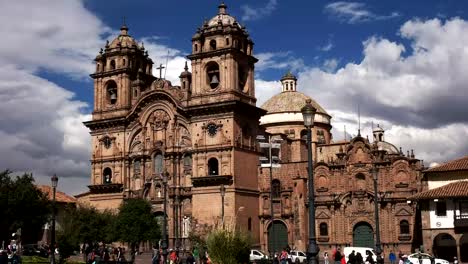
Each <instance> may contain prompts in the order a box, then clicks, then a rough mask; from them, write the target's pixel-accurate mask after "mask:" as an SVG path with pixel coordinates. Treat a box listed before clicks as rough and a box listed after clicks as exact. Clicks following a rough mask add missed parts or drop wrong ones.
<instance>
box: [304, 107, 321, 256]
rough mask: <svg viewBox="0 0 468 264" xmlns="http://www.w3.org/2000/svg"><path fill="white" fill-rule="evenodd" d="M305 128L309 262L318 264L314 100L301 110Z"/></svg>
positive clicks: (315, 110)
mask: <svg viewBox="0 0 468 264" xmlns="http://www.w3.org/2000/svg"><path fill="white" fill-rule="evenodd" d="M301 112H302V117H303V118H304V126H305V127H306V128H307V157H308V174H309V175H308V181H309V186H308V187H309V247H308V249H307V262H308V263H309V264H318V259H317V256H318V253H319V251H320V249H319V247H318V245H317V238H316V237H315V194H314V171H313V165H312V127H313V126H314V117H315V113H316V112H317V109H315V108H314V107H313V106H312V100H311V99H307V100H306V105H305V106H304V107H302V108H301Z"/></svg>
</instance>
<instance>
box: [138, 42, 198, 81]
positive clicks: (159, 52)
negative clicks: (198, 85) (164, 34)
mask: <svg viewBox="0 0 468 264" xmlns="http://www.w3.org/2000/svg"><path fill="white" fill-rule="evenodd" d="M158 40H159V38H158V37H146V38H143V39H142V41H143V42H144V43H145V48H146V49H147V50H148V53H149V56H150V58H151V59H152V60H153V62H154V65H153V75H154V76H156V77H158V78H159V74H160V72H159V70H158V69H156V68H157V67H159V65H160V64H163V67H167V68H164V69H163V70H162V77H165V78H166V79H167V80H169V81H171V83H172V84H173V85H179V84H180V80H179V75H180V73H181V72H182V71H183V70H184V67H185V61H188V59H186V58H185V57H184V56H182V55H183V53H182V51H180V50H177V49H173V48H170V47H168V46H166V45H163V44H160V43H158V42H157V41H158ZM187 66H188V67H189V71H190V70H191V64H190V61H188V62H187Z"/></svg>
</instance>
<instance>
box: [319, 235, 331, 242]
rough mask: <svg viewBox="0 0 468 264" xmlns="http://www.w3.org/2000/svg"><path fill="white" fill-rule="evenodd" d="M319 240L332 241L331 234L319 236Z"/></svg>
mask: <svg viewBox="0 0 468 264" xmlns="http://www.w3.org/2000/svg"><path fill="white" fill-rule="evenodd" d="M317 241H318V242H328V241H330V237H329V236H318V238H317Z"/></svg>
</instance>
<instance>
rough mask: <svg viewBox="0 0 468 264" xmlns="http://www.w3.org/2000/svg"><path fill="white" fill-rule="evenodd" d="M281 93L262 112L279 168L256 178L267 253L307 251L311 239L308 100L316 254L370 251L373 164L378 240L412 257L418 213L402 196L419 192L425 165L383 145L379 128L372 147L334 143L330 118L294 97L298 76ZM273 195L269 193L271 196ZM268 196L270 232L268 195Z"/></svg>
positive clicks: (357, 141) (359, 140)
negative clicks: (272, 250) (276, 143)
mask: <svg viewBox="0 0 468 264" xmlns="http://www.w3.org/2000/svg"><path fill="white" fill-rule="evenodd" d="M281 82H282V91H281V93H279V94H277V95H275V96H273V97H272V98H271V99H270V100H268V101H267V102H266V103H265V104H264V105H263V106H262V108H264V109H265V110H267V114H266V115H265V116H263V117H262V118H261V119H260V122H261V125H262V127H264V128H265V129H266V131H267V132H268V133H271V134H273V135H275V136H276V137H277V138H281V139H282V141H281V142H282V143H281V144H282V148H281V150H280V152H279V157H280V160H281V161H280V163H281V168H273V171H272V173H273V181H272V184H271V185H270V180H269V168H262V169H261V170H260V173H259V188H260V221H261V225H260V232H261V234H260V241H261V247H262V248H263V249H265V250H267V249H268V248H272V247H273V248H275V250H278V249H280V248H282V247H284V245H286V244H288V245H290V246H291V247H293V248H298V249H301V250H305V249H306V246H307V239H308V235H307V234H308V228H307V227H308V225H307V223H308V217H307V216H308V213H307V212H308V201H307V199H308V196H307V145H306V135H307V132H306V130H305V127H304V123H303V118H302V114H301V112H300V109H301V108H302V106H303V105H304V104H305V100H306V99H311V103H312V105H313V106H314V107H315V108H316V109H317V114H316V116H315V122H314V127H313V130H312V152H313V157H314V183H315V195H316V198H315V201H316V226H317V230H316V233H317V239H318V244H319V246H320V248H321V251H322V252H323V251H331V250H332V249H334V248H335V247H337V246H340V247H344V246H366V247H374V245H375V244H374V235H375V232H374V230H375V221H374V202H375V200H376V198H375V197H376V194H375V193H374V185H373V177H372V174H371V173H370V169H371V168H372V167H373V166H376V167H377V168H378V169H379V173H378V194H377V195H378V196H379V210H380V230H381V242H382V245H383V249H384V251H386V252H389V250H393V251H394V252H395V251H400V250H401V251H402V252H406V253H409V252H410V251H411V250H412V248H414V247H417V246H418V245H419V244H420V241H418V238H417V237H416V238H415V227H416V222H415V221H416V218H415V217H416V207H415V205H414V204H411V203H408V202H407V198H408V197H409V196H411V195H412V194H415V193H416V192H417V191H418V190H419V189H420V184H419V183H420V177H421V174H420V172H421V169H422V163H421V161H419V160H418V159H416V158H415V156H414V152H413V150H411V152H409V151H408V152H407V153H406V155H405V154H403V153H402V151H401V149H400V150H398V149H397V148H396V147H395V146H394V145H392V144H391V143H389V142H386V141H385V140H384V130H383V129H382V128H381V127H379V126H377V127H375V128H374V129H373V139H372V141H370V140H369V139H367V138H363V137H362V136H361V135H360V134H358V136H357V137H354V138H352V139H351V140H350V141H341V142H333V140H332V135H331V132H330V130H331V128H332V125H331V116H330V115H329V114H327V112H326V111H325V109H323V107H321V106H320V105H319V104H318V103H317V102H316V101H314V100H313V99H312V98H310V97H308V96H307V95H305V94H303V93H300V92H298V91H296V88H297V84H296V77H295V76H294V75H292V74H291V73H288V74H286V75H285V76H284V77H283V78H282V79H281ZM270 186H272V189H273V190H271V189H270ZM271 191H272V192H271ZM270 193H272V195H273V209H274V217H273V219H274V221H273V225H274V226H275V227H274V233H275V235H274V236H273V235H271V233H272V230H273V228H272V226H273V225H272V224H271V213H270V200H269V199H270V196H271V194H270Z"/></svg>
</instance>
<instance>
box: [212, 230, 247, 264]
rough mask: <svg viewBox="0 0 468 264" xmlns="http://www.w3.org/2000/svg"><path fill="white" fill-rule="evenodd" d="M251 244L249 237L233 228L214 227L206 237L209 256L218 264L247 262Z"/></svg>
mask: <svg viewBox="0 0 468 264" xmlns="http://www.w3.org/2000/svg"><path fill="white" fill-rule="evenodd" d="M251 245H252V244H251V239H250V237H249V236H248V235H247V234H246V233H244V232H242V231H239V230H235V229H215V230H214V231H213V232H211V233H210V234H209V235H208V239H207V247H208V253H209V255H210V258H211V260H212V261H213V262H214V263H218V264H239V263H249V255H250V248H251Z"/></svg>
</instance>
